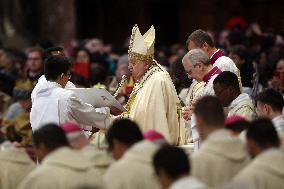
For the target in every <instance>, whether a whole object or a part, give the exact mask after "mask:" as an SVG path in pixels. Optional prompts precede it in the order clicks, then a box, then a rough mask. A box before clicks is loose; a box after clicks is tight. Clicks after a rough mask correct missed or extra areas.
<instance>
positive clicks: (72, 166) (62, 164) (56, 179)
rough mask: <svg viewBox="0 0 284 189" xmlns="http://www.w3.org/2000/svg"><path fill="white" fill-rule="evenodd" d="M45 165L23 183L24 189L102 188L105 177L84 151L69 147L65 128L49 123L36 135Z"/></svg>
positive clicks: (35, 170) (34, 171) (36, 145)
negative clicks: (86, 156) (85, 155)
mask: <svg viewBox="0 0 284 189" xmlns="http://www.w3.org/2000/svg"><path fill="white" fill-rule="evenodd" d="M33 139H34V144H35V148H36V152H37V155H38V159H39V161H40V162H41V164H40V165H39V166H38V167H37V168H36V169H34V170H33V171H32V172H31V173H30V174H28V175H27V177H26V178H25V179H24V180H23V182H22V183H21V185H20V187H19V188H20V189H38V188H41V189H48V188H57V189H66V188H80V187H83V186H84V187H87V188H88V187H90V188H93V187H94V188H102V187H103V183H102V176H101V174H100V173H99V171H98V170H96V169H95V168H94V164H93V163H92V162H90V161H89V160H87V159H86V158H85V157H84V156H83V155H82V154H81V152H79V151H77V150H72V149H71V148H69V144H68V140H67V138H66V136H65V133H64V131H63V129H62V128H60V127H59V126H58V125H54V124H47V125H44V126H43V127H41V128H39V129H37V130H36V131H35V132H34V134H33Z"/></svg>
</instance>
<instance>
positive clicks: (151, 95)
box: [126, 63, 185, 144]
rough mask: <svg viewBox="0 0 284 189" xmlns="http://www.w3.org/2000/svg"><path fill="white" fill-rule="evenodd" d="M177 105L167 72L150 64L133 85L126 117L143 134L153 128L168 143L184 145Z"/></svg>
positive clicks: (183, 126)
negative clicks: (136, 125) (137, 126)
mask: <svg viewBox="0 0 284 189" xmlns="http://www.w3.org/2000/svg"><path fill="white" fill-rule="evenodd" d="M179 105H180V101H179V99H178V96H177V93H176V90H175V86H174V84H173V83H172V80H171V77H170V75H169V73H168V72H167V71H166V70H164V69H162V68H161V67H160V65H158V64H157V63H153V65H152V66H151V67H150V69H149V70H148V71H147V72H146V73H145V74H144V76H143V77H142V78H141V80H140V81H139V82H137V83H136V84H135V86H134V89H133V91H132V93H131V95H130V97H129V100H128V102H127V104H126V109H128V115H127V117H129V118H130V119H132V120H134V121H135V122H137V123H138V125H139V126H140V129H141V130H142V132H143V133H145V132H147V131H149V130H155V131H157V132H159V133H161V134H162V135H163V136H164V137H165V138H166V140H167V141H168V142H170V143H173V144H178V143H179V144H184V143H185V124H184V120H183V118H182V117H181V112H180V110H181V107H179ZM178 108H180V110H178Z"/></svg>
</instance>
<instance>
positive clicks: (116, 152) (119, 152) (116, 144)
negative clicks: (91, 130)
mask: <svg viewBox="0 0 284 189" xmlns="http://www.w3.org/2000/svg"><path fill="white" fill-rule="evenodd" d="M127 149H128V147H127V146H126V145H125V144H123V143H121V142H120V141H119V140H117V139H113V141H112V144H111V145H110V147H109V151H110V153H111V155H112V157H113V158H114V159H115V160H119V159H120V158H121V157H122V156H123V154H124V153H125V152H126V150H127Z"/></svg>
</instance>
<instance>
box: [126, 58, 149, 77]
mask: <svg viewBox="0 0 284 189" xmlns="http://www.w3.org/2000/svg"><path fill="white" fill-rule="evenodd" d="M149 67H150V64H149V63H148V62H145V61H142V60H136V59H132V58H129V63H128V69H129V71H130V73H131V75H132V77H133V78H134V80H135V81H137V80H139V79H141V77H142V76H143V75H144V74H145V73H146V72H147V70H148V68H149Z"/></svg>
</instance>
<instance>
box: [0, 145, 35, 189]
mask: <svg viewBox="0 0 284 189" xmlns="http://www.w3.org/2000/svg"><path fill="white" fill-rule="evenodd" d="M35 167H36V165H35V163H34V162H33V161H32V160H31V158H30V157H29V156H28V154H27V153H26V151H25V149H23V148H15V147H10V148H8V149H5V150H3V151H0V188H1V189H17V188H18V186H19V185H20V183H21V182H22V180H23V179H24V178H25V177H26V176H27V175H28V174H29V173H30V172H31V171H32V170H33V169H34V168H35Z"/></svg>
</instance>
